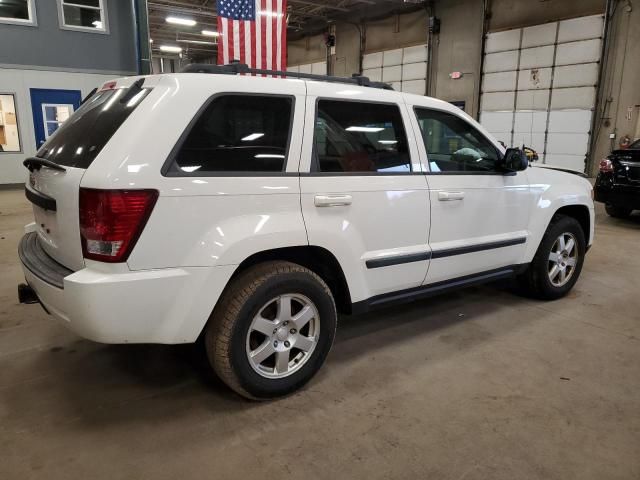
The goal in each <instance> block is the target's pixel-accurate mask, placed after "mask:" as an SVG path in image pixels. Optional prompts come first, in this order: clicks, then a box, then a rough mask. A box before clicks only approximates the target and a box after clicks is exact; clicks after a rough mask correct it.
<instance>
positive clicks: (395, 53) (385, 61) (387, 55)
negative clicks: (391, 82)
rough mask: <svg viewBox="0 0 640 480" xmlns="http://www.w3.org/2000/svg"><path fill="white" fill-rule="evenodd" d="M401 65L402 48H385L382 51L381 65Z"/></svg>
mask: <svg viewBox="0 0 640 480" xmlns="http://www.w3.org/2000/svg"><path fill="white" fill-rule="evenodd" d="M392 65H402V49H401V48H397V49H395V50H385V51H384V52H382V66H383V67H387V66H392Z"/></svg>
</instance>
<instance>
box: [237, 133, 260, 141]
mask: <svg viewBox="0 0 640 480" xmlns="http://www.w3.org/2000/svg"><path fill="white" fill-rule="evenodd" d="M260 137H264V133H252V134H251V135H247V136H246V137H243V138H241V140H242V141H243V142H253V141H254V140H257V139H258V138H260Z"/></svg>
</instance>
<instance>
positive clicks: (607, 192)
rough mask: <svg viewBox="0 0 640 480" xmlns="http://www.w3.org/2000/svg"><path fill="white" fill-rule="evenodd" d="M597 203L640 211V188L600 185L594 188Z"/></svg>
mask: <svg viewBox="0 0 640 480" xmlns="http://www.w3.org/2000/svg"><path fill="white" fill-rule="evenodd" d="M593 192H594V197H595V200H596V202H601V203H609V204H611V205H615V206H618V207H626V208H632V209H634V210H640V186H635V185H617V184H616V185H613V186H609V185H598V184H597V183H596V185H595V187H594V188H593Z"/></svg>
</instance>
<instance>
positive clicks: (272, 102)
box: [168, 94, 294, 176]
mask: <svg viewBox="0 0 640 480" xmlns="http://www.w3.org/2000/svg"><path fill="white" fill-rule="evenodd" d="M293 102H294V100H293V97H289V96H277V95H239V94H225V95H220V96H217V97H215V98H214V99H213V100H212V101H211V103H209V105H208V106H207V107H205V109H204V111H203V112H202V113H201V114H200V116H199V117H198V118H197V119H196V121H195V124H194V125H193V127H192V128H191V130H190V131H189V132H188V134H187V136H186V138H185V139H184V141H183V142H182V144H181V145H179V147H178V150H177V153H176V154H175V159H174V162H173V165H172V166H171V167H170V170H169V172H168V174H169V175H179V176H183V175H188V174H194V175H203V174H204V175H207V174H210V175H215V174H217V173H224V172H227V173H228V172H237V173H242V172H281V171H284V169H285V165H286V157H287V150H288V146H289V136H290V132H291V125H292V123H291V120H292V117H293Z"/></svg>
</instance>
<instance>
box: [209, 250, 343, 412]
mask: <svg viewBox="0 0 640 480" xmlns="http://www.w3.org/2000/svg"><path fill="white" fill-rule="evenodd" d="M336 324H337V314H336V306H335V303H334V300H333V296H332V295H331V291H330V290H329V287H328V286H327V284H326V283H325V282H324V281H323V280H322V279H321V278H320V277H319V276H318V275H316V274H315V273H313V272H312V271H311V270H309V269H307V268H304V267H302V266H300V265H297V264H295V263H290V262H284V261H270V262H265V263H261V264H258V265H256V266H253V267H250V268H249V269H248V270H246V271H244V272H242V273H241V274H240V275H238V277H237V278H235V279H234V280H232V282H231V284H230V285H229V286H228V287H227V289H226V290H225V292H224V293H223V295H222V296H221V298H220V300H219V302H218V304H217V305H216V308H215V309H214V311H213V313H212V315H211V317H210V319H209V322H208V323H207V326H206V330H205V336H204V340H205V347H206V351H207V357H208V358H209V363H210V364H211V366H212V367H213V369H214V370H215V372H216V374H217V375H218V376H219V377H220V379H221V380H222V381H223V382H224V383H226V384H227V385H228V386H229V387H230V388H231V389H233V390H234V391H236V392H237V393H239V394H240V395H242V396H243V397H246V398H249V399H253V400H266V399H270V398H275V397H280V396H283V395H287V394H289V393H292V392H294V391H296V390H298V389H299V388H301V387H302V386H303V385H304V384H305V383H307V382H308V381H309V380H310V379H311V378H312V377H313V376H314V375H315V374H316V372H317V371H318V370H319V369H320V367H321V366H322V364H323V363H324V361H325V359H326V357H327V355H328V353H329V350H330V349H331V345H332V344H333V339H334V337H335V330H336Z"/></svg>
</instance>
